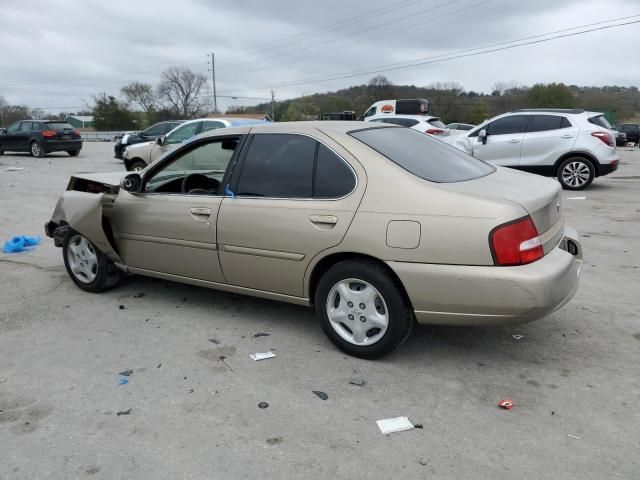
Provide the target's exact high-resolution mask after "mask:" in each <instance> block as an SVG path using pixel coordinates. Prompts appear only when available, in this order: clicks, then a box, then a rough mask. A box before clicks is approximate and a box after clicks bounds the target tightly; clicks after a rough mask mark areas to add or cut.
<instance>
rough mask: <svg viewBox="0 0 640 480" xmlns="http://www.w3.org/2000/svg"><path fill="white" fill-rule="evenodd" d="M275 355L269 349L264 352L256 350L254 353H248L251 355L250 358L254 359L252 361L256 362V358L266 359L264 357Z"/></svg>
mask: <svg viewBox="0 0 640 480" xmlns="http://www.w3.org/2000/svg"><path fill="white" fill-rule="evenodd" d="M275 356H276V354H275V353H273V352H271V351H269V352H264V353H261V352H256V353H251V354H250V355H249V357H251V360H254V361H256V362H257V361H258V360H266V359H268V358H273V357H275Z"/></svg>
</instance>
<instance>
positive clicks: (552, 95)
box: [528, 83, 576, 108]
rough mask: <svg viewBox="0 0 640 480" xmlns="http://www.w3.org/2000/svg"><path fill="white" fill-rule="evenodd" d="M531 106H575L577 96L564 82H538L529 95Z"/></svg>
mask: <svg viewBox="0 0 640 480" xmlns="http://www.w3.org/2000/svg"><path fill="white" fill-rule="evenodd" d="M528 101H529V102H528V103H529V107H532V108H574V107H575V106H576V98H575V96H574V95H573V92H572V91H571V89H570V88H569V87H567V86H566V85H565V84H564V83H550V84H548V85H544V84H542V83H537V84H536V85H534V86H533V87H531V90H529V95H528Z"/></svg>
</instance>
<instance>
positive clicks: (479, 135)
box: [444, 109, 620, 190]
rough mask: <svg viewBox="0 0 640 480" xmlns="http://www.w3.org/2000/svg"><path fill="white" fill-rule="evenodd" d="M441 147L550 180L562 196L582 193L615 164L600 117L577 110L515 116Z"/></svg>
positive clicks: (530, 111)
mask: <svg viewBox="0 0 640 480" xmlns="http://www.w3.org/2000/svg"><path fill="white" fill-rule="evenodd" d="M444 141H445V142H447V143H450V144H451V145H453V146H454V147H456V148H458V149H460V150H462V151H464V152H466V153H469V154H470V155H473V156H474V157H476V158H479V159H481V160H485V161H487V162H489V163H492V164H494V165H503V166H507V167H511V168H517V169H520V170H525V171H527V172H532V173H537V174H540V175H546V176H556V177H557V178H558V180H559V181H560V183H561V185H562V188H565V189H567V190H582V189H583V188H586V187H588V186H589V185H590V184H591V182H592V181H593V179H594V178H595V177H600V176H602V175H608V174H609V173H611V172H613V171H615V170H616V169H617V168H618V164H619V163H620V157H619V155H618V152H617V150H616V145H615V136H614V133H613V131H612V127H611V125H610V124H609V122H608V121H607V119H606V118H605V117H604V115H603V114H602V113H596V112H586V111H584V110H577V109H528V110H516V111H514V112H509V113H505V114H503V115H498V116H497V117H494V118H492V119H490V120H487V121H486V122H484V123H482V124H480V125H479V126H477V127H476V128H474V129H473V130H471V132H469V133H468V134H461V135H455V136H450V137H448V138H445V139H444Z"/></svg>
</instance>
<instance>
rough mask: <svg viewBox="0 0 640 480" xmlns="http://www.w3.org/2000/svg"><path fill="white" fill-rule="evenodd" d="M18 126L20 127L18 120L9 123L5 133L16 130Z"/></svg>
mask: <svg viewBox="0 0 640 480" xmlns="http://www.w3.org/2000/svg"><path fill="white" fill-rule="evenodd" d="M19 128H20V122H14V123H12V124H11V125H9V128H7V133H13V132H17V131H18V129H19Z"/></svg>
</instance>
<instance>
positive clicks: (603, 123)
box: [589, 115, 613, 130]
mask: <svg viewBox="0 0 640 480" xmlns="http://www.w3.org/2000/svg"><path fill="white" fill-rule="evenodd" d="M589 122H590V123H593V124H594V125H598V126H599V127H602V128H606V129H607V130H613V127H612V126H611V124H610V123H609V120H607V119H606V118H604V115H598V116H597V117H591V118H590V119H589Z"/></svg>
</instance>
